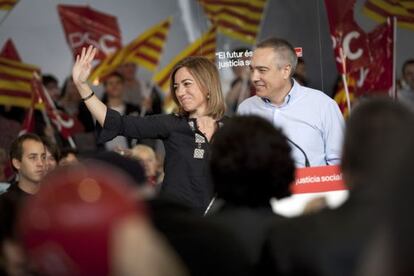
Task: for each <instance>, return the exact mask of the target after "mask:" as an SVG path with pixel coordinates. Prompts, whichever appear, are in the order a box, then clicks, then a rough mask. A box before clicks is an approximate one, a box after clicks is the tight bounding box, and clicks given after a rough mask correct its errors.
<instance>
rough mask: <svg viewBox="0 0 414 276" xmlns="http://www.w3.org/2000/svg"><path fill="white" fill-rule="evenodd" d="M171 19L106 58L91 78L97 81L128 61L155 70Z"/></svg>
mask: <svg viewBox="0 0 414 276" xmlns="http://www.w3.org/2000/svg"><path fill="white" fill-rule="evenodd" d="M171 21H172V18H168V19H167V20H164V21H162V22H161V23H159V24H157V25H155V26H153V27H151V28H150V29H148V30H147V31H145V32H144V33H143V34H141V35H139V36H138V37H137V38H135V39H134V40H133V41H132V42H131V43H129V44H128V45H127V46H125V47H123V48H122V49H120V50H118V51H117V52H115V53H114V54H113V55H110V56H108V57H107V58H105V59H104V60H103V61H102V62H101V63H100V64H99V65H98V66H97V67H95V69H94V70H93V72H92V74H91V76H90V77H89V80H90V81H92V82H95V81H96V80H99V79H101V78H103V77H105V76H106V75H108V74H109V73H111V72H112V71H114V70H116V69H117V68H118V67H119V66H120V65H121V64H123V63H126V62H134V63H136V64H139V65H140V66H143V67H145V68H146V69H148V70H149V71H154V70H155V69H156V68H157V65H158V62H159V60H160V58H161V55H162V52H163V49H164V46H165V43H166V41H167V35H168V31H169V30H170V26H171Z"/></svg>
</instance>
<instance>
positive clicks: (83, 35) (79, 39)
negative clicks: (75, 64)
mask: <svg viewBox="0 0 414 276" xmlns="http://www.w3.org/2000/svg"><path fill="white" fill-rule="evenodd" d="M58 11H59V16H60V19H61V21H62V25H63V29H64V30H65V34H66V40H67V42H68V44H69V47H70V48H71V49H72V53H73V57H74V59H75V58H76V55H78V54H79V53H80V52H81V50H82V47H86V46H89V45H91V44H92V45H93V46H95V47H96V48H98V49H99V51H98V54H97V56H96V57H95V59H98V60H103V59H104V58H105V57H106V56H107V55H109V54H111V53H113V52H115V51H116V50H118V49H120V48H121V47H122V42H121V32H120V30H119V27H118V21H117V19H116V17H114V16H112V15H109V14H106V13H102V12H99V11H96V10H93V9H92V8H90V7H89V6H68V5H58Z"/></svg>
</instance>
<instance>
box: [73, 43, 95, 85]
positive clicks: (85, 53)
mask: <svg viewBox="0 0 414 276" xmlns="http://www.w3.org/2000/svg"><path fill="white" fill-rule="evenodd" d="M96 51H97V49H96V48H94V47H93V46H92V45H90V46H89V47H88V49H86V48H85V47H84V48H82V53H81V54H80V56H79V55H77V56H76V62H75V65H73V69H72V78H73V82H74V83H75V84H82V83H85V82H86V81H87V79H88V77H89V74H90V73H91V69H92V61H93V59H94V57H95V54H96Z"/></svg>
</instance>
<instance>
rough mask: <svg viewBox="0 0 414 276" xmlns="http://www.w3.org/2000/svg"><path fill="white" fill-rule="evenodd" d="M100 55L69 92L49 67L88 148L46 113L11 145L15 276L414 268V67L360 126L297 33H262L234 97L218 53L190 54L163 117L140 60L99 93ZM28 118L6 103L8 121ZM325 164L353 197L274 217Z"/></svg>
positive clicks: (47, 82) (4, 265)
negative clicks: (140, 75)
mask: <svg viewBox="0 0 414 276" xmlns="http://www.w3.org/2000/svg"><path fill="white" fill-rule="evenodd" d="M247 50H248V49H244V48H243V49H239V50H238V51H240V52H245V51H247ZM96 53H97V49H96V48H94V47H93V46H90V47H88V48H84V49H83V50H82V53H81V54H80V55H79V56H78V57H77V58H76V62H75V64H74V66H73V70H72V76H71V77H70V78H68V79H67V81H66V83H65V85H64V89H63V90H62V93H59V89H58V82H57V80H56V78H54V77H53V76H51V75H48V76H44V77H43V84H44V86H45V88H46V89H47V91H48V93H50V96H51V97H52V99H53V101H54V102H55V103H56V106H57V107H58V108H59V109H60V110H62V111H65V112H66V113H68V114H70V115H72V117H73V118H75V119H76V123H75V124H78V126H79V128H78V130H79V132H78V134H79V135H78V136H76V137H75V142H76V145H79V147H78V148H77V149H74V148H72V147H70V146H71V145H70V144H68V143H67V141H65V139H64V137H61V136H59V135H58V134H57V133H56V132H55V131H54V130H53V126H51V125H48V124H47V123H45V122H44V121H43V123H42V122H41V121H42V114H37V115H35V117H36V118H37V119H36V120H37V121H39V122H40V123H39V128H38V129H37V130H38V132H37V134H35V133H25V134H21V135H19V136H18V135H17V133H16V135H15V136H14V137H8V138H7V137H6V138H4V139H2V145H1V146H2V147H3V148H4V150H3V151H0V161H2V162H1V164H2V166H3V167H2V169H3V170H2V174H1V176H2V179H1V180H2V181H3V182H2V183H1V185H2V186H0V193H1V194H0V275H109V274H111V275H160V276H161V275H322V276H324V275H357V276H359V275H362V276H365V275H411V274H412V273H413V271H414V267H413V265H412V262H411V258H410V254H409V251H410V249H411V248H412V247H410V246H411V244H412V243H413V241H414V240H413V239H412V238H411V230H412V229H413V227H412V225H413V224H412V223H411V222H409V221H407V217H408V216H409V215H410V214H409V211H410V210H411V207H412V206H411V205H412V203H411V202H412V200H411V197H410V195H411V190H410V189H411V186H412V185H410V181H412V180H411V179H412V170H411V168H410V165H411V164H410V159H411V156H412V154H413V153H414V151H413V150H414V144H413V143H412V141H413V139H414V124H413V122H414V114H413V113H412V106H410V104H411V103H410V101H409V98H410V97H411V96H410V95H409V93H410V91H411V92H412V89H413V87H412V84H413V79H414V78H413V76H414V74H413V72H412V70H411V69H412V66H413V64H414V63H413V62H412V61H407V62H406V64H404V67H403V77H404V82H403V83H402V87H401V89H402V90H401V91H402V92H400V93H398V94H397V95H398V99H399V101H396V100H394V99H391V98H385V97H373V98H364V99H361V100H360V101H358V102H357V103H355V105H354V109H353V111H352V113H351V115H350V117H349V118H348V119H347V121H346V122H345V121H344V119H343V116H342V114H341V112H340V110H339V107H338V105H337V104H336V103H335V101H333V100H332V99H331V98H330V97H329V96H327V95H326V94H325V93H323V92H322V91H319V90H316V89H312V88H309V87H307V86H305V85H307V83H308V82H307V80H306V75H305V70H304V68H303V67H304V61H303V60H300V61H298V58H297V55H296V53H295V50H294V48H293V47H292V45H291V44H290V43H289V42H288V41H286V40H284V39H280V38H269V39H266V40H264V41H261V42H260V43H258V44H257V45H256V47H255V49H254V51H253V54H252V57H251V60H250V62H249V64H250V65H249V67H247V68H238V70H236V72H235V75H236V79H235V81H234V83H233V85H232V87H231V90H230V92H229V93H227V95H226V96H224V94H223V91H222V88H221V82H220V75H219V71H218V69H217V67H216V65H215V64H214V63H213V62H211V61H210V60H208V59H206V58H204V57H199V56H192V57H187V58H184V59H183V60H181V61H180V62H178V63H177V64H176V65H175V67H174V68H173V69H172V73H171V76H170V91H171V95H172V99H173V100H174V102H175V104H176V106H177V110H176V111H175V112H174V113H172V114H162V113H160V109H161V108H160V107H159V106H158V105H159V104H160V103H159V101H158V100H159V99H160V97H159V95H158V94H157V92H156V91H155V90H153V91H151V93H148V92H146V91H144V90H145V89H143V88H142V86H141V84H140V82H139V81H138V80H137V79H135V77H136V70H137V68H136V65H135V64H123V65H122V66H121V68H120V69H119V70H118V71H117V72H112V73H111V74H109V75H108V76H106V77H105V78H104V80H103V87H104V93H103V95H102V97H100V95H97V93H95V91H93V89H92V88H91V86H90V84H89V83H88V81H87V80H88V77H89V75H90V73H91V70H92V61H93V60H94V57H95V55H96ZM298 64H300V65H299V66H300V68H299V69H298V70H297V67H298ZM246 69H248V70H246ZM410 89H411V90H410ZM413 94H414V93H413ZM407 95H408V96H407ZM413 98H414V97H413ZM226 107H227V111H226ZM6 111H7V112H6ZM21 112H22V111H21V110H16V109H13V108H4V110H2V114H6V115H7V116H4V118H2V119H4V120H10V118H11V116H12V114H14V115H16V114H20V115H19V116H20V117H19V118H22V116H21ZM14 115H13V116H14ZM16 116H17V115H16ZM9 124H10V125H12V124H11V123H10V122H9ZM51 128H52V129H51ZM160 141H161V143H162V145H163V149H162V154H160V149H159V142H160ZM7 153H8V158H7ZM323 165H340V167H341V170H342V173H343V178H344V183H345V185H346V186H347V188H348V190H349V198H348V199H347V201H346V202H345V203H344V204H343V205H342V206H340V207H339V208H337V209H330V208H328V207H325V208H322V209H321V210H316V211H314V212H310V213H308V214H303V215H302V216H299V217H296V218H285V217H283V216H281V215H279V214H276V213H275V212H274V211H273V209H272V206H271V203H270V201H271V200H272V199H276V200H279V199H282V198H287V197H289V196H291V185H292V182H293V181H294V177H295V170H296V169H297V168H301V167H310V166H323ZM276 204H277V203H276ZM396 233H399V234H398V235H397V234H396Z"/></svg>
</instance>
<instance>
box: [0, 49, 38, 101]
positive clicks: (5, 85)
mask: <svg viewBox="0 0 414 276" xmlns="http://www.w3.org/2000/svg"><path fill="white" fill-rule="evenodd" d="M34 72H38V73H39V72H40V69H39V68H38V67H36V66H34V65H30V64H25V63H22V62H19V61H15V60H12V59H9V58H4V57H0V104H4V105H11V106H20V107H25V108H29V107H30V106H31V104H32V101H33V95H32V94H33V89H32V83H31V82H32V79H33V73H34ZM35 107H36V108H42V105H41V104H37V105H36V106H35Z"/></svg>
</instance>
